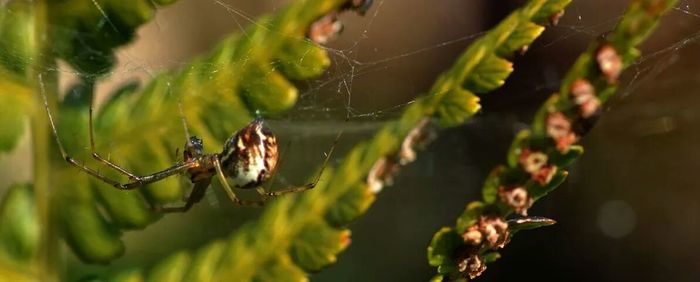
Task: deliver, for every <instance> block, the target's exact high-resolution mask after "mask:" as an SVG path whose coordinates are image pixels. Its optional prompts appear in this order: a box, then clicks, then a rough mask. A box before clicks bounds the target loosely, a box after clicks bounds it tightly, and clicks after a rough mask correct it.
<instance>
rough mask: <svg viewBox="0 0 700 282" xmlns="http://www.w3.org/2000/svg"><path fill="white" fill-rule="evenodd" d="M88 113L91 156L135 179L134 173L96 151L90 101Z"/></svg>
mask: <svg viewBox="0 0 700 282" xmlns="http://www.w3.org/2000/svg"><path fill="white" fill-rule="evenodd" d="M89 115H90V118H89V119H88V127H89V131H90V132H89V134H90V152H91V153H92V158H94V159H95V160H98V161H99V162H101V163H103V164H105V165H107V166H109V167H111V168H113V169H114V170H116V171H118V172H120V173H122V174H124V175H126V176H128V177H129V179H137V178H138V176H137V175H135V174H133V173H131V172H129V171H128V170H126V169H125V168H123V167H121V166H119V165H117V164H115V163H113V162H111V161H109V160H107V159H105V158H103V157H102V156H101V155H100V154H99V153H97V149H95V133H94V130H93V126H92V102H90V113H89Z"/></svg>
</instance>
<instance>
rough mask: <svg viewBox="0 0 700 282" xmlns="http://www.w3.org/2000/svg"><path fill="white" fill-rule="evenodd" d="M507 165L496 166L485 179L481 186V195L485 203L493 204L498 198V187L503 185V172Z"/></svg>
mask: <svg viewBox="0 0 700 282" xmlns="http://www.w3.org/2000/svg"><path fill="white" fill-rule="evenodd" d="M504 170H505V167H502V166H499V167H496V168H494V169H493V170H492V171H491V173H490V174H489V176H487V177H486V180H484V186H483V188H481V195H482V197H483V199H484V203H486V204H492V203H494V202H495V201H496V199H497V198H498V188H499V187H500V186H501V174H502V173H503V171H504Z"/></svg>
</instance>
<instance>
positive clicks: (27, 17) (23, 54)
mask: <svg viewBox="0 0 700 282" xmlns="http://www.w3.org/2000/svg"><path fill="white" fill-rule="evenodd" d="M34 20H35V18H34V5H30V4H29V3H26V2H24V1H9V2H7V1H6V2H3V4H2V9H0V38H2V40H0V50H2V52H0V74H2V76H3V77H4V76H6V75H11V76H13V77H14V79H18V80H21V81H22V82H24V83H26V81H27V80H26V79H27V75H28V73H29V68H30V65H31V64H32V61H33V59H34V58H36V57H37V51H39V50H38V48H37V46H36V41H35V40H34V37H35V36H36V34H35V22H34ZM2 70H5V71H2ZM4 79H5V78H3V79H2V80H4Z"/></svg>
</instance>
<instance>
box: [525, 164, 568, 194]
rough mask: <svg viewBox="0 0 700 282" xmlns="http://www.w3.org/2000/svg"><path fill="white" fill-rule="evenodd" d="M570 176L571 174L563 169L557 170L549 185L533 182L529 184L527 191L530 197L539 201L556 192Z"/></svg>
mask: <svg viewBox="0 0 700 282" xmlns="http://www.w3.org/2000/svg"><path fill="white" fill-rule="evenodd" d="M567 176H569V172H567V171H566V170H563V169H557V172H556V173H555V174H554V176H552V180H550V181H549V183H547V185H544V186H542V185H539V184H537V183H535V182H533V181H530V182H528V185H527V187H528V188H527V191H528V193H529V194H530V197H532V198H533V199H535V200H537V199H539V198H542V197H544V196H546V195H547V194H549V192H552V191H554V189H556V188H557V187H559V185H561V184H562V183H564V180H566V177H567Z"/></svg>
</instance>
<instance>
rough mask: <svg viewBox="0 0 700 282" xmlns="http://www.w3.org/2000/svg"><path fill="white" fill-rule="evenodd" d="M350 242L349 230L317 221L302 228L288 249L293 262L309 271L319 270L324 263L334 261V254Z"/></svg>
mask: <svg viewBox="0 0 700 282" xmlns="http://www.w3.org/2000/svg"><path fill="white" fill-rule="evenodd" d="M349 242H350V231H349V230H347V229H345V230H337V229H334V228H332V227H330V226H329V225H327V224H325V223H323V222H319V223H318V224H315V225H314V224H312V225H309V226H307V227H306V228H304V230H302V231H301V232H300V233H299V235H298V236H297V240H295V241H294V242H293V243H292V245H291V249H290V251H289V252H290V254H291V257H292V260H293V261H294V263H295V264H297V265H298V266H300V267H302V268H303V269H306V270H309V271H319V270H321V268H323V267H324V266H326V265H329V264H332V263H335V261H336V260H337V258H336V254H338V253H340V252H341V251H342V250H343V249H345V247H347V245H348V244H349Z"/></svg>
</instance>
